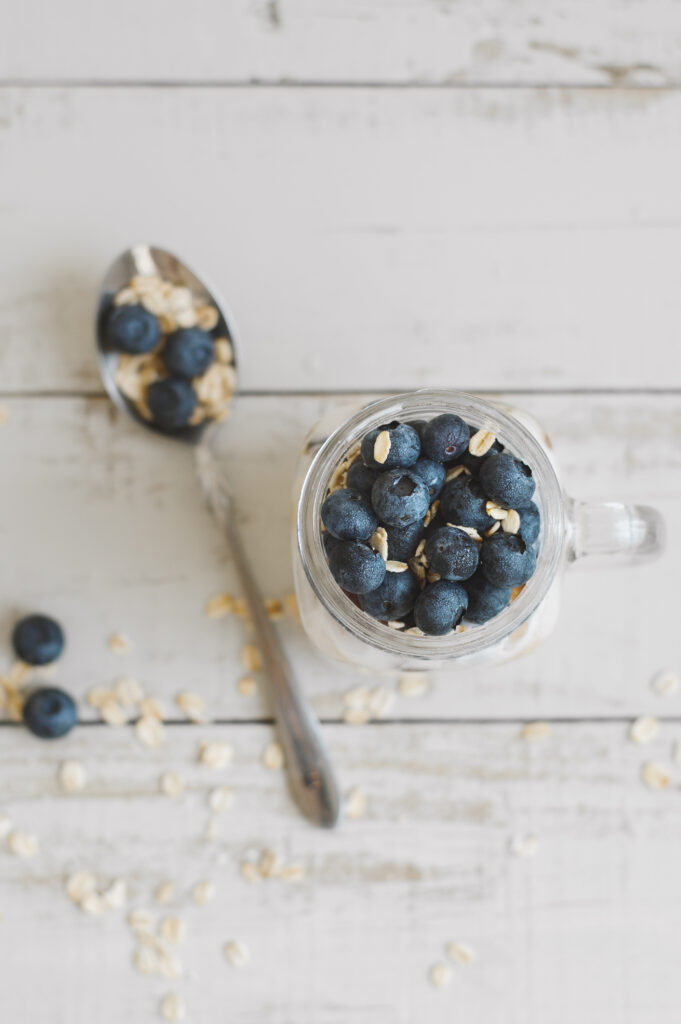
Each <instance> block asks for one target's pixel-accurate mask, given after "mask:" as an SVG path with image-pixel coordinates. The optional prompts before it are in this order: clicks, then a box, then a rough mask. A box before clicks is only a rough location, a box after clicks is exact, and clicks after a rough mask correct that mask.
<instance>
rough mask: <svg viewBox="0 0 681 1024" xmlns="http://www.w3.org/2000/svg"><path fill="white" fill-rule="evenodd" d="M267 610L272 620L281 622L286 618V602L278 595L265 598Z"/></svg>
mask: <svg viewBox="0 0 681 1024" xmlns="http://www.w3.org/2000/svg"><path fill="white" fill-rule="evenodd" d="M265 611H266V612H267V615H268V617H269V618H270V619H271V620H272V622H281V620H282V619H283V618H284V604H283V602H282V601H280V600H279V598H278V597H266V598H265Z"/></svg>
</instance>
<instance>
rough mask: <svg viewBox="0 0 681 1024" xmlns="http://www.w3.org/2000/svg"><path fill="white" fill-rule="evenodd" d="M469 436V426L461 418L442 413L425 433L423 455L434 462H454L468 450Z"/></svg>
mask: <svg viewBox="0 0 681 1024" xmlns="http://www.w3.org/2000/svg"><path fill="white" fill-rule="evenodd" d="M469 436H470V431H469V429H468V424H467V423H466V422H465V421H464V420H462V419H461V417H460V416H456V415H455V414H454V413H450V412H445V413H442V415H441V416H436V417H435V418H434V419H432V420H430V422H429V423H428V425H427V427H426V429H425V430H424V432H423V454H424V455H425V457H426V458H427V459H433V461H434V462H453V461H454V460H455V459H456V458H457V456H459V455H461V453H462V452H463V451H465V450H466V446H467V445H468V439H469Z"/></svg>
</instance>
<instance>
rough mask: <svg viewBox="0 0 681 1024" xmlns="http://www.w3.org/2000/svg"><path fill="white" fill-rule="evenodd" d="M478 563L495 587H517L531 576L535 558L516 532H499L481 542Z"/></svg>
mask: <svg viewBox="0 0 681 1024" xmlns="http://www.w3.org/2000/svg"><path fill="white" fill-rule="evenodd" d="M480 565H481V567H482V571H483V573H484V574H485V577H486V578H487V579H488V580H489V582H490V583H493V584H494V586H495V587H519V586H521V584H523V583H527V581H528V580H529V578H530V577H531V576H532V574H533V572H534V570H535V569H536V567H537V559H536V556H535V554H534V551H532V549H531V548H530V547H528V546H527V544H526V543H525V541H524V540H523V538H522V537H520V536H519V535H518V534H512V533H501V532H499V533H495V534H493V535H492V536H491V537H488V538H487V540H484V541H483V542H482V550H481V551H480Z"/></svg>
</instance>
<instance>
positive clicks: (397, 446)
mask: <svg viewBox="0 0 681 1024" xmlns="http://www.w3.org/2000/svg"><path fill="white" fill-rule="evenodd" d="M379 437H380V438H381V440H380V441H379V443H378V446H377V444H376V442H377V440H378V439H379ZM361 452H362V461H363V462H364V465H365V466H368V467H369V468H370V469H394V468H395V467H396V466H403V467H407V466H413V465H414V463H415V462H416V460H417V459H418V457H419V455H420V454H421V441H420V440H419V435H418V434H417V433H416V431H415V430H414V428H413V427H410V426H409V425H408V424H407V423H400V422H399V421H398V420H393V421H392V423H386V424H384V425H383V426H381V427H376V428H375V429H374V430H370V431H369V433H368V434H366V435H365V437H364V438H363V440H362V445H361Z"/></svg>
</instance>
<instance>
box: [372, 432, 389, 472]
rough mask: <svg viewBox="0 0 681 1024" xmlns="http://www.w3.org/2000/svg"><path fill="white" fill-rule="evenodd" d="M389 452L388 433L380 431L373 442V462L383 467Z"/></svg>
mask: <svg viewBox="0 0 681 1024" xmlns="http://www.w3.org/2000/svg"><path fill="white" fill-rule="evenodd" d="M389 452H390V433H389V431H387V430H381V431H380V433H379V434H378V435H377V437H376V440H375V441H374V461H375V462H378V463H380V464H381V465H383V463H384V462H385V460H386V459H387V458H388V454H389Z"/></svg>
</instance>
